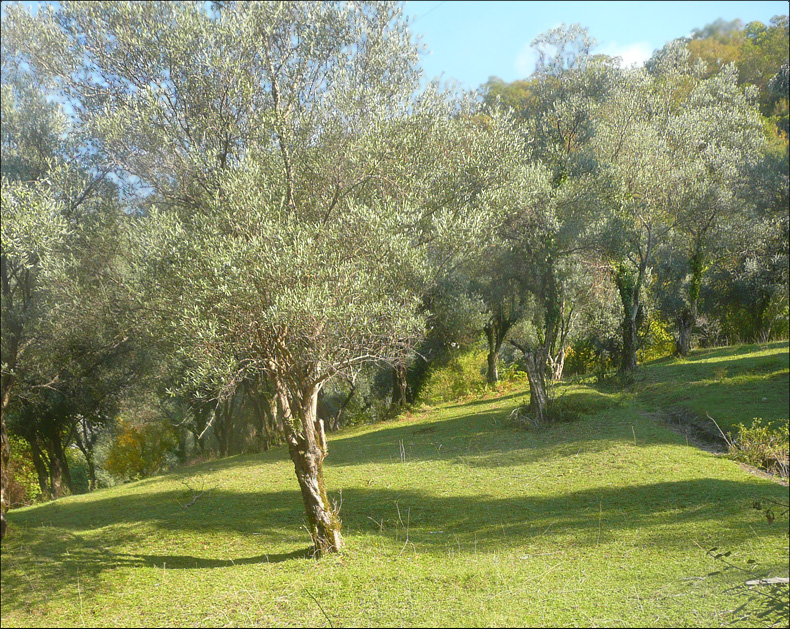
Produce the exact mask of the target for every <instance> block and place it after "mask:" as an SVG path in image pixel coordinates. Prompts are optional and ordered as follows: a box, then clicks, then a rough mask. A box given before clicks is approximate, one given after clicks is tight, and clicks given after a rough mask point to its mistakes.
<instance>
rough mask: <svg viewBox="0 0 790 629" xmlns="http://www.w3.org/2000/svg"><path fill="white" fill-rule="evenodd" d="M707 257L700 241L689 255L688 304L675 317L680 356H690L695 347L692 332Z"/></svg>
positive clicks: (695, 321)
mask: <svg viewBox="0 0 790 629" xmlns="http://www.w3.org/2000/svg"><path fill="white" fill-rule="evenodd" d="M704 263H705V257H704V255H703V253H702V246H701V245H700V244H699V243H698V244H697V246H696V249H695V250H694V252H693V253H692V254H691V256H690V257H689V270H690V271H691V277H690V278H689V284H688V296H687V299H688V305H687V306H686V307H685V308H684V309H683V310H682V311H681V312H680V314H679V315H678V316H677V318H676V319H675V323H676V324H677V327H678V336H677V340H676V343H675V351H676V352H677V354H679V355H680V356H688V355H689V353H690V352H691V350H692V349H694V348H693V346H692V341H693V337H692V334H693V332H694V328H695V327H696V325H697V307H698V304H699V293H700V288H701V286H702V273H703V271H704Z"/></svg>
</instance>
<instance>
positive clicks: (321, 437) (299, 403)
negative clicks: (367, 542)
mask: <svg viewBox="0 0 790 629" xmlns="http://www.w3.org/2000/svg"><path fill="white" fill-rule="evenodd" d="M278 389H279V392H278V396H279V404H280V407H281V409H280V410H281V412H282V416H283V417H284V418H285V422H284V423H285V426H286V438H287V440H288V451H289V453H290V455H291V460H292V461H293V464H294V471H295V472H296V479H297V481H298V482H299V489H300V490H301V492H302V501H303V502H304V508H305V515H306V516H307V525H308V530H309V531H310V537H311V538H312V541H313V550H314V554H315V555H316V556H321V555H323V554H328V553H334V552H338V551H340V550H341V549H342V548H343V537H342V535H341V534H340V528H341V522H340V518H339V517H338V514H337V512H336V511H335V509H334V508H333V506H332V504H331V503H330V501H329V497H328V496H327V493H326V486H325V484H324V470H323V461H324V459H325V458H326V456H327V454H328V450H327V444H326V434H325V432H324V425H323V424H324V422H323V420H319V419H318V418H317V416H316V410H317V406H318V389H317V388H316V387H313V388H307V389H306V390H303V391H301V394H300V395H298V396H289V395H288V394H287V393H286V391H285V389H284V388H283V387H278Z"/></svg>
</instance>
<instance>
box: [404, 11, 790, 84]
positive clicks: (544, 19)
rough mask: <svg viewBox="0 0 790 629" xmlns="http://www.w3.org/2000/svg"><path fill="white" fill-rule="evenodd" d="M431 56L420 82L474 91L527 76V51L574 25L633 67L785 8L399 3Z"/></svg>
mask: <svg viewBox="0 0 790 629" xmlns="http://www.w3.org/2000/svg"><path fill="white" fill-rule="evenodd" d="M404 13H405V14H406V15H407V16H411V17H413V18H416V20H415V21H414V22H413V24H412V31H413V32H415V33H420V34H422V42H423V43H424V44H425V45H426V46H427V47H428V49H429V50H430V51H431V52H430V54H429V55H427V56H424V57H423V61H422V66H423V69H424V70H425V74H426V77H427V78H432V77H434V76H439V75H442V74H443V75H444V76H443V78H444V79H455V80H456V81H458V83H459V84H460V86H461V87H463V88H476V87H478V86H480V85H481V84H483V83H485V82H486V81H487V80H488V78H489V76H491V75H496V76H498V77H500V78H502V79H504V80H505V81H508V82H510V81H515V80H517V79H523V78H525V77H527V76H528V75H529V74H530V73H531V72H532V71H533V70H534V67H535V66H534V56H533V55H532V50H531V48H530V43H531V42H532V40H533V39H535V37H536V36H538V35H539V34H540V33H542V32H544V31H546V30H548V29H550V28H553V27H555V26H558V25H559V24H560V23H562V22H565V23H566V24H574V23H579V24H581V25H582V26H586V27H587V28H589V30H590V34H591V35H592V36H593V37H594V38H595V39H596V40H597V41H598V42H599V46H598V47H597V48H596V49H595V52H600V53H606V54H610V55H619V56H622V57H623V58H624V60H626V61H627V62H632V63H634V62H635V63H640V62H644V61H645V60H646V59H647V58H649V56H650V54H651V53H652V52H653V50H655V49H657V48H660V47H661V46H663V45H664V44H665V43H666V42H668V41H670V40H672V39H675V38H677V37H683V36H685V35H688V34H689V33H691V31H692V30H693V29H695V28H702V27H703V26H705V25H706V24H710V23H711V22H713V21H715V20H716V19H718V18H723V19H725V20H734V19H736V18H740V19H741V20H742V21H743V22H744V24H748V23H749V22H751V21H754V20H758V21H760V22H763V23H765V24H768V21H769V20H770V19H771V17H773V16H774V15H787V13H788V3H787V2H785V1H777V0H772V1H762V2H755V1H749V2H743V1H741V2H697V1H688V0H686V1H682V2H515V1H512V0H511V1H507V2H494V1H487V2H457V1H451V0H445V1H444V2H441V1H439V0H432V1H425V2H416V1H413V0H409V1H408V2H405V10H404Z"/></svg>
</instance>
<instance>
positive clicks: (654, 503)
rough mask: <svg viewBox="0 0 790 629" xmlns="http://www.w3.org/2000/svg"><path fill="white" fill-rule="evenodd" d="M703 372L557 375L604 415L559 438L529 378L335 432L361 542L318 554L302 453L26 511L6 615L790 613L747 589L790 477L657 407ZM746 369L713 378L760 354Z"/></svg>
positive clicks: (248, 621) (784, 568)
mask: <svg viewBox="0 0 790 629" xmlns="http://www.w3.org/2000/svg"><path fill="white" fill-rule="evenodd" d="M714 357H715V356H714ZM692 358H695V357H692ZM752 358H753V356H752V354H748V353H747V354H742V355H740V360H745V361H749V360H750V359H752ZM769 358H770V354H769ZM691 362H694V361H693V360H692V361H691ZM687 365H688V363H686V364H680V365H675V364H674V363H672V362H671V361H669V362H663V363H659V364H658V365H647V366H646V367H645V368H644V374H645V377H646V379H645V381H644V382H643V383H642V387H643V388H641V389H640V388H639V385H638V386H637V388H636V390H635V391H629V392H618V391H616V390H614V389H595V388H591V387H589V386H586V385H581V384H574V385H568V386H564V385H563V386H561V387H558V389H557V391H556V395H557V396H558V397H560V398H567V399H569V400H573V401H574V404H578V405H579V407H584V408H585V412H584V413H582V414H581V416H580V418H579V419H578V420H577V421H575V422H572V423H563V424H557V425H552V426H548V427H546V428H545V429H544V430H542V431H530V432H527V431H523V430H517V429H515V428H514V427H513V426H511V425H509V424H508V422H507V421H506V420H507V416H508V415H509V414H510V412H511V411H512V410H513V409H514V408H516V407H517V406H518V405H519V404H521V403H522V402H523V401H524V400H525V398H526V392H524V391H520V392H517V393H510V394H507V395H504V396H502V397H499V398H490V399H484V400H477V401H473V402H466V403H448V404H443V405H441V406H440V407H437V408H435V409H422V410H417V411H414V412H412V413H410V414H407V415H404V416H403V417H402V418H400V419H399V420H398V421H393V422H389V423H382V424H377V425H373V426H360V427H355V428H353V429H350V430H347V431H343V432H341V433H339V434H336V435H332V436H331V437H330V455H329V458H328V459H327V461H326V463H327V468H326V480H327V485H328V487H329V491H330V497H331V498H332V499H333V500H335V501H336V502H337V503H338V504H341V505H342V506H341V511H340V516H341V518H342V520H343V526H344V535H345V537H346V541H347V550H346V551H345V552H344V553H342V554H341V555H339V556H331V557H325V558H323V559H321V560H318V561H316V560H314V559H312V558H309V556H308V554H309V540H310V538H309V535H308V534H307V532H306V531H305V530H304V529H303V528H302V523H303V515H302V509H303V507H302V501H301V497H300V495H299V491H298V488H297V485H296V481H295V479H294V478H293V465H292V463H291V462H290V460H289V459H288V456H287V453H286V452H285V450H283V449H280V450H272V451H269V452H267V453H264V454H261V455H255V456H239V457H231V458H229V459H224V460H219V461H209V462H206V463H202V464H200V465H196V466H193V467H189V468H183V469H181V470H178V471H176V472H174V473H172V474H168V475H164V476H161V477H157V478H153V479H149V480H146V481H141V482H138V483H130V484H127V485H123V486H120V487H115V488H112V489H108V490H102V491H99V492H96V493H93V494H89V495H84V496H74V497H70V498H66V499H62V500H59V501H56V502H53V503H49V504H45V505H40V506H36V507H30V508H25V509H16V510H13V511H11V512H10V513H9V521H10V526H11V528H10V533H9V536H8V537H7V539H6V541H5V542H4V544H3V549H2V622H3V626H9V627H11V626H50V625H53V626H85V625H87V626H140V625H144V626H218V625H230V626H255V625H277V626H329V624H330V622H331V624H332V625H333V626H335V627H341V626H417V625H420V626H425V625H428V626H437V625H438V626H558V625H560V626H573V625H584V626H705V627H707V626H731V625H734V626H754V625H755V624H759V625H771V624H772V623H778V625H787V622H788V619H787V611H786V607H785V608H784V609H779V608H775V607H772V606H771V604H770V603H768V602H766V600H764V599H763V598H762V597H760V596H758V595H757V594H756V593H755V592H754V591H752V590H749V588H748V587H745V586H744V583H745V581H747V580H749V579H752V578H762V577H766V576H787V574H788V560H787V556H788V532H787V516H786V515H784V516H781V517H778V518H777V521H776V522H774V523H773V524H770V523H769V522H768V521H767V520H766V518H765V515H764V514H763V513H762V512H760V511H757V510H755V509H753V508H752V507H751V505H752V503H753V501H754V500H755V499H756V498H760V497H763V498H773V499H776V500H785V501H786V499H787V489H786V488H785V487H782V486H780V485H778V484H777V483H775V482H772V481H768V480H765V479H762V478H758V477H756V476H753V475H750V474H748V473H746V472H745V471H744V470H742V469H741V468H740V467H739V466H738V464H737V463H735V462H734V461H730V460H727V459H724V458H722V457H717V456H714V455H712V454H709V453H707V452H704V451H701V450H698V449H696V448H694V447H692V446H689V445H688V444H687V442H686V440H685V438H684V437H683V436H682V435H680V434H677V433H675V432H672V431H670V430H668V429H667V428H665V427H664V426H662V425H661V424H660V423H658V422H655V421H654V420H653V419H651V418H650V417H649V416H648V415H647V414H646V413H645V412H644V411H645V410H646V409H649V408H650V405H651V404H655V403H657V402H658V401H660V400H671V399H673V398H672V396H673V395H680V394H681V393H680V392H678V391H676V392H675V393H672V392H671V390H670V389H671V386H672V385H671V382H674V383H675V385H674V386H675V388H677V384H676V383H677V382H679V380H678V378H680V374H681V373H682V370H683V369H685V368H686V367H687ZM727 365H728V366H727V369H728V374H727V377H726V378H723V379H721V380H720V381H717V380H715V378H712V377H711V373H710V371H711V368H712V366H711V365H708V366H707V367H705V369H706V370H707V372H708V373H707V375H705V374H704V373H703V372H702V371H700V373H699V375H700V378H701V380H704V381H708V380H710V381H711V382H713V383H716V384H711V385H710V387H714V386H715V387H720V388H722V390H726V387H727V386H728V382H729V377H730V375H733V376H735V377H740V376H741V375H745V376H749V375H750V374H748V373H747V371H748V369H755V368H757V367H758V366H759V361H758V362H752V363H750V364H749V366H747V367H745V368H743V369H741V368H740V367H739V366H738V365H739V361H738V360H735V361H730V362H728V363H727ZM657 367H662V368H664V369H665V370H667V371H665V376H666V377H667V378H668V379H669V380H668V384H667V385H666V387H667V388H666V389H663V390H659V391H656V390H654V389H653V390H651V389H650V388H649V387H648V386H647V385H653V384H658V385H659V386H661V382H658V381H657V380H654V379H653V378H654V376H655V374H652V373H651V370H653V369H655V368H657ZM700 368H701V369H702V367H701V366H700ZM673 370H674V371H673ZM765 373H766V374H768V375H770V373H772V372H770V371H766V372H765ZM751 375H756V374H751ZM703 376H704V377H703ZM672 378H675V380H672ZM689 384H690V385H691V384H694V382H690V383H689ZM752 385H755V386H760V387H763V388H764V390H765V391H771V390H772V389H771V388H770V387H772V386H773V385H772V384H771V381H770V380H758V381H754V382H752V381H749V386H752ZM700 386H702V385H700ZM737 386H740V384H738V385H737ZM720 393H721V392H720ZM768 395H772V394H771V393H770V392H769V393H768ZM201 491H203V493H202V494H200V492H201ZM198 494H200V495H199V497H198V498H197V499H195V500H194V502H192V504H191V505H190V506H185V505H186V504H187V503H189V502H190V501H192V500H193V499H194V498H195V496H196V495H198ZM714 547H715V548H719V549H721V551H719V552H730V555H728V557H727V560H728V561H730V562H731V563H732V564H734V566H735V567H728V566H726V565H724V564H723V563H722V560H721V559H715V558H714V555H712V554H710V553H709V552H708V551H709V550H710V549H711V548H714Z"/></svg>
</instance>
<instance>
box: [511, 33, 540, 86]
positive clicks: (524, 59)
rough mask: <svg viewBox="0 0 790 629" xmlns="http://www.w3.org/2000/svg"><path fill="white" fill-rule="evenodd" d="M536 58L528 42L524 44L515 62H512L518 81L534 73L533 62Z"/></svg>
mask: <svg viewBox="0 0 790 629" xmlns="http://www.w3.org/2000/svg"><path fill="white" fill-rule="evenodd" d="M537 59H538V56H537V55H536V54H535V50H534V49H533V48H532V47H531V46H530V42H526V43H525V44H524V45H523V46H522V47H521V50H519V51H518V54H517V55H516V58H515V60H514V61H513V69H514V70H515V71H516V75H517V76H518V77H519V79H525V78H527V77H528V76H529V75H530V74H532V73H533V72H534V71H535V62H536V61H537Z"/></svg>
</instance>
